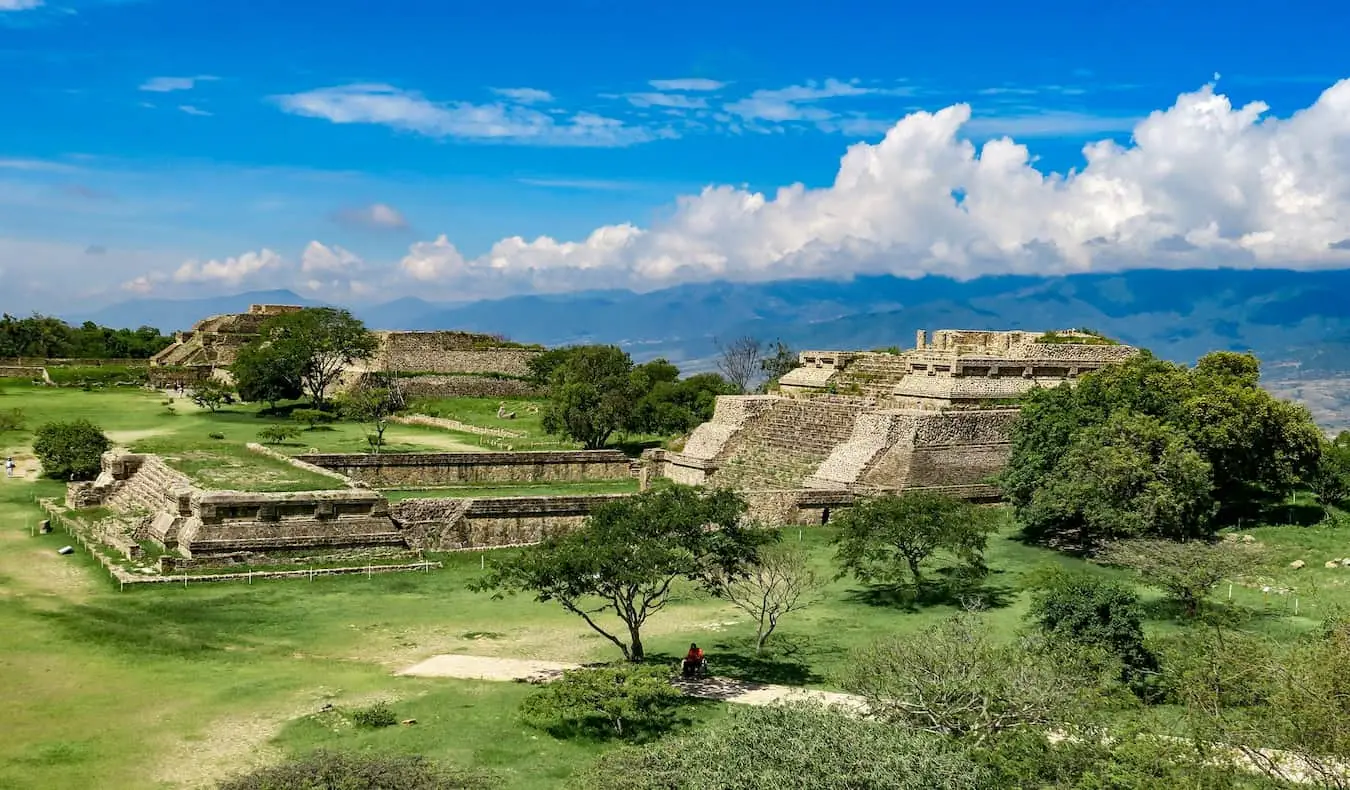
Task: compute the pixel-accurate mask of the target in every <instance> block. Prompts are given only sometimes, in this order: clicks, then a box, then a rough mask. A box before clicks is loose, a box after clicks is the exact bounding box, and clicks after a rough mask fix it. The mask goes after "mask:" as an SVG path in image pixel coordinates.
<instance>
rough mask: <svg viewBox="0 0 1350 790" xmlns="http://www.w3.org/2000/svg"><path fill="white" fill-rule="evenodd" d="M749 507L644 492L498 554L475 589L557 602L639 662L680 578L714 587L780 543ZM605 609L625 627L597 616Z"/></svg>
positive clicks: (715, 496) (714, 497)
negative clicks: (749, 520)
mask: <svg viewBox="0 0 1350 790" xmlns="http://www.w3.org/2000/svg"><path fill="white" fill-rule="evenodd" d="M745 508H746V505H745V502H744V500H742V499H741V498H740V497H739V496H738V495H737V494H735V493H734V492H732V491H726V490H716V491H709V492H703V491H700V490H698V489H695V488H691V487H689V486H672V487H670V488H661V489H652V490H649V491H644V492H642V493H640V494H637V495H634V496H631V497H625V498H622V499H617V500H614V501H612V502H608V503H606V504H604V505H601V506H600V507H598V508H596V510H595V512H593V513H592V514H591V515H590V517H589V518H587V519H586V522H585V524H584V525H583V526H582V527H581V528H579V529H577V530H574V531H571V532H568V533H566V534H561V535H554V536H552V537H549V538H548V539H546V540H545V541H544V542H543V543H541V544H539V545H537V546H532V547H530V548H527V549H524V550H522V551H521V552H520V553H518V554H515V555H511V556H508V557H506V558H504V559H502V560H500V561H499V562H498V563H496V564H494V565H493V566H492V567H491V568H490V569H489V572H488V574H487V575H486V576H485V577H484V578H482V579H480V580H479V581H478V582H475V583H474V585H473V588H474V589H477V590H481V591H486V590H493V591H496V592H498V593H506V592H528V593H533V594H534V595H535V597H536V599H537V600H540V601H557V602H558V603H559V604H561V605H562V607H563V608H564V609H566V610H567V611H569V612H572V613H573V614H576V615H578V616H580V617H581V618H582V619H584V620H585V621H586V624H587V625H589V626H590V627H591V628H592V629H594V630H595V632H596V633H598V634H600V635H601V636H603V637H605V638H606V639H608V640H609V641H610V642H612V643H614V645H615V646H616V647H618V648H619V650H620V651H622V652H623V655H624V658H627V659H629V660H630V661H641V660H642V659H643V657H644V655H645V650H644V648H643V644H642V627H643V625H644V624H645V623H646V622H647V619H648V618H649V617H651V616H652V615H653V614H655V613H657V612H659V611H660V610H661V609H662V608H664V607H665V605H666V603H667V601H668V597H669V593H670V587H671V585H672V584H673V583H674V582H675V580H676V579H688V580H690V581H693V582H695V583H697V584H700V585H702V586H704V587H705V588H707V589H709V590H711V591H716V589H717V585H718V584H719V583H721V582H722V581H723V580H725V579H726V578H727V577H735V576H737V575H739V574H742V573H744V572H745V571H746V569H748V568H749V567H750V566H752V565H754V564H755V562H756V561H757V560H758V555H759V549H760V547H761V546H763V545H765V544H767V543H770V542H772V541H775V540H777V539H778V534H777V533H776V532H771V531H769V530H763V529H758V528H755V527H750V526H745V525H742V524H741V517H742V515H743V514H744V513H745ZM606 614H608V615H609V616H612V617H615V618H617V619H618V621H619V623H618V625H619V626H620V627H621V628H622V630H618V629H616V628H614V626H613V625H610V624H607V623H605V622H604V621H602V620H601V619H599V618H600V617H601V616H602V615H606Z"/></svg>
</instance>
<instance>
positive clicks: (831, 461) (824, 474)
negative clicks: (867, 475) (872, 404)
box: [805, 412, 916, 488]
mask: <svg viewBox="0 0 1350 790" xmlns="http://www.w3.org/2000/svg"><path fill="white" fill-rule="evenodd" d="M915 428H916V423H915V421H914V420H913V419H912V418H911V419H906V418H905V417H904V415H901V414H897V413H895V412H874V413H870V414H861V415H859V416H858V420H857V422H856V424H855V425H854V427H853V434H852V435H851V436H849V438H848V440H847V441H845V442H843V443H841V444H839V445H838V446H836V447H835V448H834V450H833V452H831V453H830V455H829V457H827V458H826V459H825V460H824V462H822V463H821V465H820V467H819V468H818V469H817V470H816V472H815V474H813V475H812V476H810V477H808V478H807V479H806V480H805V485H806V486H807V487H808V488H838V487H839V486H841V485H844V486H848V485H852V484H855V483H857V482H858V481H860V480H861V479H862V476H863V473H864V472H865V471H866V470H867V468H868V467H869V466H871V465H872V463H873V461H875V460H876V459H877V458H878V456H880V455H881V454H882V453H884V452H885V451H886V449H887V448H889V447H893V446H895V445H897V444H898V443H901V442H904V443H908V442H911V441H912V440H913V438H914V432H915Z"/></svg>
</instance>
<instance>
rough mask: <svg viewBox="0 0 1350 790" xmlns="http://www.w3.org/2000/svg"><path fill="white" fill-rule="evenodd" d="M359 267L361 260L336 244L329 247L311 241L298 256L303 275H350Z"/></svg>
mask: <svg viewBox="0 0 1350 790" xmlns="http://www.w3.org/2000/svg"><path fill="white" fill-rule="evenodd" d="M360 267H361V259H360V258H359V257H357V255H356V254H355V253H352V252H350V251H348V250H345V249H343V248H341V247H339V246H337V245H336V244H334V245H333V246H331V247H329V246H328V245H326V244H323V243H321V242H318V241H311V242H310V243H309V244H308V245H306V246H305V251H304V252H303V253H302V254H301V255H300V271H301V272H302V273H304V274H309V275H314V274H338V275H350V274H352V273H353V272H355V271H356V270H357V269H359V268H360Z"/></svg>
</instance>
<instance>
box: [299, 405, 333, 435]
mask: <svg viewBox="0 0 1350 790" xmlns="http://www.w3.org/2000/svg"><path fill="white" fill-rule="evenodd" d="M291 419H292V420H295V421H296V422H298V423H303V424H304V425H305V426H307V427H308V428H309V429H310V430H311V431H312V430H314V429H315V428H317V427H319V426H320V425H325V424H327V423H330V422H332V421H333V419H334V417H333V415H332V414H330V413H329V412H326V411H320V410H319V409H296V410H294V411H292V412H291Z"/></svg>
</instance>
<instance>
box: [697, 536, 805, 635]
mask: <svg viewBox="0 0 1350 790" xmlns="http://www.w3.org/2000/svg"><path fill="white" fill-rule="evenodd" d="M820 581H821V580H820V579H818V578H817V577H816V574H815V571H813V570H811V564H810V562H809V561H808V558H807V556H806V552H804V551H802V550H801V549H800V548H798V547H796V546H785V545H779V546H773V547H770V548H767V549H765V550H764V551H762V552H760V556H759V562H757V563H756V564H755V565H753V566H751V567H750V568H749V569H748V570H746V571H744V572H742V573H738V574H735V575H731V576H729V577H727V578H725V579H719V580H718V583H717V593H718V595H719V596H720V597H722V598H725V599H726V600H727V601H729V602H730V603H731V604H733V605H734V606H736V608H738V609H740V610H741V611H743V612H745V613H746V614H748V615H750V617H751V619H753V620H754V621H755V652H756V653H759V652H761V651H762V650H763V649H764V642H765V640H767V639H768V638H769V636H770V635H772V634H773V632H774V629H776V628H777V627H778V621H779V620H781V619H782V618H783V615H786V614H790V613H792V612H795V611H798V610H800V609H805V608H806V607H808V606H810V605H811V604H812V603H814V601H813V600H811V597H810V596H811V594H812V593H813V592H815V590H816V589H818V588H819V587H820Z"/></svg>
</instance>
